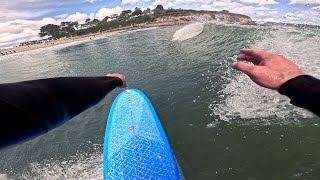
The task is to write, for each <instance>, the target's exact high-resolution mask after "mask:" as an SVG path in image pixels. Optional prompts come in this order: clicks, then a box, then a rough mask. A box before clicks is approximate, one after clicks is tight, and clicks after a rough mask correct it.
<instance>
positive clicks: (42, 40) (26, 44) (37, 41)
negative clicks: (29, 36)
mask: <svg viewBox="0 0 320 180" xmlns="http://www.w3.org/2000/svg"><path fill="white" fill-rule="evenodd" d="M54 40H56V39H54V38H53V37H49V38H46V39H41V40H35V41H27V42H22V43H20V44H19V46H29V45H35V44H41V43H47V42H50V41H54Z"/></svg>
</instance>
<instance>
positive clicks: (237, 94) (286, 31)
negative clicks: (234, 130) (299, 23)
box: [207, 27, 320, 127]
mask: <svg viewBox="0 0 320 180" xmlns="http://www.w3.org/2000/svg"><path fill="white" fill-rule="evenodd" d="M252 48H258V49H265V50H267V51H271V52H274V53H278V54H282V55H284V56H286V57H289V58H291V59H293V61H294V62H295V63H297V64H298V65H299V66H300V67H301V68H302V69H303V70H304V71H305V72H306V73H308V74H311V75H313V76H316V77H318V78H319V77H320V68H319V67H320V61H319V57H320V35H319V32H316V31H313V30H310V31H305V30H298V29H296V28H284V27H282V28H281V29H278V30H275V31H274V30H273V32H271V34H270V35H267V36H266V37H265V38H264V39H263V40H260V41H257V42H256V43H255V44H254V45H253V46H252ZM234 61H236V60H235V59H234ZM229 71H230V72H229V73H236V72H235V71H232V70H229ZM219 93H220V94H221V95H223V96H225V97H226V100H225V101H224V102H221V103H216V104H214V103H212V104H211V105H210V106H209V110H210V111H211V112H212V114H211V116H213V115H218V116H219V117H220V119H222V120H224V121H230V120H232V119H233V118H236V117H241V118H242V119H257V118H262V119H265V120H266V121H268V120H267V119H280V120H281V119H282V120H283V121H282V123H291V122H292V118H293V119H296V120H297V121H299V119H303V118H310V117H313V116H314V115H313V114H312V113H310V112H309V111H307V110H304V109H301V108H298V107H295V106H293V105H291V104H290V103H289V99H288V98H287V97H285V96H282V95H280V94H279V93H278V92H276V91H272V90H268V89H265V88H262V87H259V86H258V85H256V84H255V83H253V82H252V81H251V80H250V79H249V78H248V77H247V76H246V75H244V74H242V73H239V74H238V75H237V76H235V77H234V78H232V79H231V80H230V83H228V84H226V85H225V87H224V89H223V90H222V91H221V92H219ZM287 118H291V120H289V121H290V122H286V119H287ZM213 124H214V122H213ZM211 126H212V123H210V124H208V126H207V127H211Z"/></svg>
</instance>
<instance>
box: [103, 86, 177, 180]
mask: <svg viewBox="0 0 320 180" xmlns="http://www.w3.org/2000/svg"><path fill="white" fill-rule="evenodd" d="M103 178H104V179H108V180H109V179H170V180H175V179H182V176H181V174H180V171H179V168H178V165H177V163H176V160H175V158H174V156H173V154H172V151H171V148H170V145H169V142H168V139H167V137H166V134H165V132H164V130H163V128H162V125H161V123H160V120H159V118H158V116H157V114H156V112H155V110H154V108H153V106H152V104H151V102H150V101H149V99H148V98H147V97H146V96H145V95H144V94H143V93H142V92H141V91H139V90H136V89H132V90H126V91H124V92H122V93H121V94H119V95H118V96H117V98H116V100H115V101H114V103H113V105H112V107H111V110H110V113H109V117H108V123H107V128H106V133H105V140H104V152H103Z"/></svg>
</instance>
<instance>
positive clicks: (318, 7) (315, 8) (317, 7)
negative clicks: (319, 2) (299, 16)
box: [311, 6, 320, 10]
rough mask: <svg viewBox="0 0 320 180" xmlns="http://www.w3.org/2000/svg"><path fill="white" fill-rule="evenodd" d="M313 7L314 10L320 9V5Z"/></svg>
mask: <svg viewBox="0 0 320 180" xmlns="http://www.w3.org/2000/svg"><path fill="white" fill-rule="evenodd" d="M311 9H313V10H320V6H316V7H313V8H311Z"/></svg>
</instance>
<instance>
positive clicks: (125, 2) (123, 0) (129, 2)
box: [121, 0, 139, 5]
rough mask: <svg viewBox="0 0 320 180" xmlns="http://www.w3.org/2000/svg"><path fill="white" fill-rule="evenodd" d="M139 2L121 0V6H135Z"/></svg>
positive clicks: (136, 0) (135, 0)
mask: <svg viewBox="0 0 320 180" xmlns="http://www.w3.org/2000/svg"><path fill="white" fill-rule="evenodd" d="M138 2H139V0H122V3H121V4H123V5H125V4H137V3H138Z"/></svg>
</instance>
